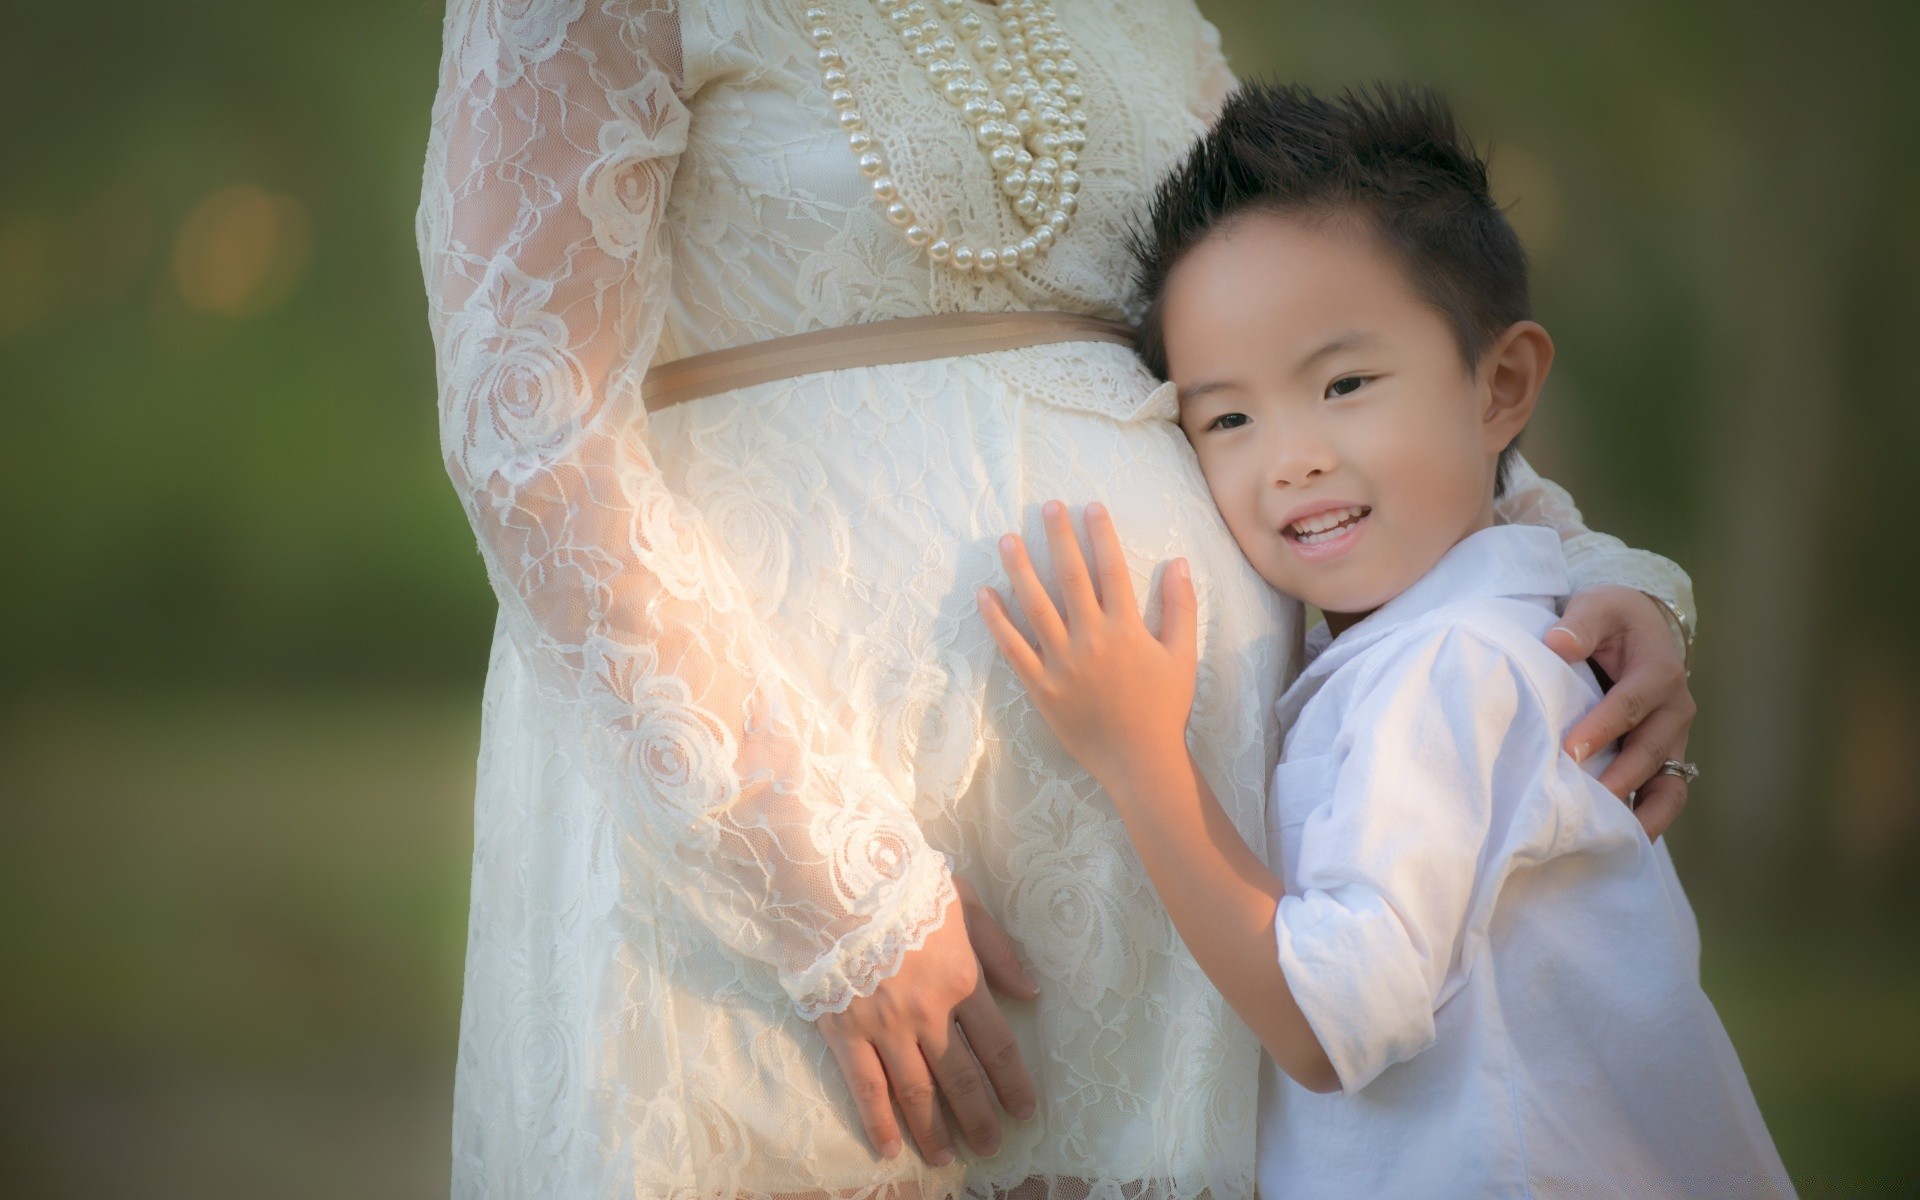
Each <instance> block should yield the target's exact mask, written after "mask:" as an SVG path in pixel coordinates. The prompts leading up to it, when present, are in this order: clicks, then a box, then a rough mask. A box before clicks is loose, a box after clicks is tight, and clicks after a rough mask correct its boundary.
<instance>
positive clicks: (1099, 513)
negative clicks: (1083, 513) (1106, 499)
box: [1087, 500, 1107, 517]
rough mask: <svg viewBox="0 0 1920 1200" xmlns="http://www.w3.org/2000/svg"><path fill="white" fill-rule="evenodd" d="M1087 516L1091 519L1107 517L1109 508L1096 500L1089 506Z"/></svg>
mask: <svg viewBox="0 0 1920 1200" xmlns="http://www.w3.org/2000/svg"><path fill="white" fill-rule="evenodd" d="M1087 515H1088V516H1090V517H1104V516H1106V515H1107V506H1106V505H1104V504H1102V503H1100V502H1099V501H1098V500H1095V501H1093V502H1092V503H1090V504H1088V505H1087Z"/></svg>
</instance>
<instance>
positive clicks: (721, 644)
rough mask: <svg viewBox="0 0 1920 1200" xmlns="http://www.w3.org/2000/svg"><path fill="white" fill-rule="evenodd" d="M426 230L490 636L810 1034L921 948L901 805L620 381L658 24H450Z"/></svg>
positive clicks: (706, 914)
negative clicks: (505, 648) (487, 597)
mask: <svg viewBox="0 0 1920 1200" xmlns="http://www.w3.org/2000/svg"><path fill="white" fill-rule="evenodd" d="M445 36H446V42H445V52H444V56H443V61H442V67H441V80H440V90H439V95H438V97H437V99H436V101H435V105H434V110H433V127H432V134H431V139H430V142H429V146H428V158H427V167H426V175H425V182H424V190H423V197H422V201H421V206H420V213H419V219H418V234H419V241H420V252H421V259H422V267H423V271H424V273H425V276H426V284H427V291H428V296H429V300H430V309H431V319H432V326H433V332H434V341H435V345H436V349H437V352H438V366H439V383H440V388H439V390H440V414H441V445H442V450H443V453H444V455H445V459H446V466H447V471H448V473H449V475H450V476H451V477H452V479H453V482H454V485H455V486H456V488H457V489H458V490H459V492H460V495H461V499H462V502H463V504H464V507H465V509H466V512H467V516H468V518H469V520H470V521H471V522H472V525H473V528H474V531H475V534H476V535H477V538H478V541H479V544H480V549H481V554H482V556H483V558H484V559H485V561H486V566H487V573H488V576H489V578H490V580H491V581H492V584H493V588H494V591H495V592H496V593H497V595H498V597H499V600H500V607H501V612H502V618H503V620H504V622H505V624H506V629H507V632H508V636H509V637H510V638H511V639H512V641H513V643H514V644H515V645H516V646H518V647H519V648H520V649H521V651H522V653H524V654H526V655H528V656H529V658H530V659H531V660H532V661H533V664H534V669H535V671H536V673H537V677H538V679H539V681H540V686H541V687H542V689H543V696H544V697H545V698H546V701H547V702H548V703H550V704H558V705H561V706H564V708H565V710H566V711H567V712H569V713H570V714H571V716H572V718H573V722H572V723H573V725H575V726H577V727H578V728H579V729H580V730H582V731H584V733H583V736H585V737H586V738H587V739H588V741H589V742H590V743H591V744H590V747H589V753H588V755H587V756H586V757H587V758H589V759H590V760H592V761H593V762H595V763H596V764H598V770H599V772H600V775H601V776H602V777H601V778H598V779H596V780H595V782H596V784H597V785H598V786H599V787H600V788H601V790H602V792H603V794H605V795H606V796H607V803H608V804H609V805H610V806H612V807H613V808H614V809H615V810H616V813H615V816H616V819H617V820H618V822H619V825H620V828H621V829H622V830H623V831H625V833H626V834H627V838H626V843H627V846H628V849H629V852H630V853H632V854H637V855H638V856H640V859H641V863H640V864H639V866H640V869H643V870H645V871H646V872H648V873H649V874H652V875H656V876H658V877H660V878H661V879H663V880H665V881H666V883H667V885H668V886H669V887H671V888H672V889H673V891H674V892H675V894H676V896H677V897H678V898H679V899H680V900H681V901H682V902H684V903H685V904H686V906H687V907H688V908H689V909H691V910H692V911H694V912H695V913H697V914H698V915H699V917H700V918H701V919H702V920H703V921H704V922H705V923H706V925H707V926H708V927H709V928H710V929H712V930H713V932H714V933H715V935H716V936H717V937H719V938H720V939H721V940H722V941H723V942H725V943H726V944H727V945H728V946H730V947H731V948H733V949H734V950H735V951H736V952H737V953H740V954H742V955H745V956H748V957H751V958H756V959H760V960H762V961H764V962H767V963H769V964H771V965H772V966H773V968H774V969H775V970H776V971H777V972H778V974H779V977H780V980H781V982H782V984H783V985H784V986H785V987H786V989H787V991H788V992H789V993H790V994H791V995H792V996H793V998H794V1001H795V1003H796V1004H797V1005H798V1006H799V1008H800V1009H801V1011H802V1012H803V1013H805V1014H806V1015H807V1016H809V1017H813V1016H818V1015H819V1014H821V1013H823V1012H829V1011H837V1010H840V1009H843V1008H845V1007H846V1005H847V1004H848V1002H849V1001H851V1000H852V999H853V998H854V997H855V996H857V995H865V994H867V993H869V992H871V991H872V990H873V988H874V987H876V986H877V985H878V984H879V982H880V981H881V980H882V979H884V978H886V977H887V976H888V975H890V974H892V973H893V972H894V971H896V970H898V969H899V964H900V960H901V958H902V956H903V955H904V954H905V953H906V952H907V951H909V950H911V949H915V948H917V947H918V946H919V945H920V944H921V943H923V942H924V940H925V938H926V935H927V934H928V933H929V932H931V931H932V930H933V929H934V928H936V927H937V926H938V925H939V923H940V921H941V919H942V917H943V915H944V913H945V911H946V908H947V905H948V903H949V901H950V900H951V899H952V895H953V891H952V882H951V879H950V877H949V874H948V864H947V862H946V859H945V857H944V856H943V855H941V854H939V853H938V852H937V851H935V850H933V849H932V848H931V847H929V846H928V844H927V842H926V840H925V838H924V837H923V836H922V834H921V831H920V828H919V826H918V825H917V824H916V823H915V821H914V819H913V817H912V815H911V812H910V810H909V809H908V807H907V803H906V801H905V800H904V799H903V798H902V797H901V796H899V795H898V794H897V793H896V792H895V791H894V790H893V789H892V787H891V786H890V785H889V783H888V782H887V781H886V780H885V778H884V777H883V776H882V775H881V774H880V772H879V771H878V769H877V768H876V767H874V766H873V765H872V764H871V763H870V762H868V761H867V760H866V759H865V758H864V757H862V756H861V755H859V754H858V753H857V752H855V751H854V750H853V748H852V746H851V743H850V740H849V739H848V738H847V737H846V736H845V735H844V733H842V732H841V731H839V730H838V729H837V728H836V727H835V726H833V724H832V723H831V722H830V721H828V720H827V719H826V718H824V717H823V716H822V711H821V709H820V706H819V705H818V704H817V703H816V702H814V701H812V700H811V699H810V698H809V697H808V696H806V695H805V694H804V693H803V691H802V689H801V687H800V686H799V685H798V684H797V683H796V681H795V679H794V678H793V677H791V676H790V675H789V673H788V672H786V671H785V670H783V669H782V665H781V662H780V658H779V656H778V655H777V654H776V653H775V652H774V649H773V647H772V645H771V644H770V637H769V635H768V633H767V631H766V630H765V629H764V628H763V627H762V626H761V625H760V624H759V623H758V622H757V621H756V620H755V619H754V618H753V617H752V616H751V606H750V605H749V604H748V602H747V598H746V597H745V596H744V595H743V594H742V591H741V587H740V585H739V583H738V581H737V580H736V578H735V577H734V575H733V573H732V571H731V569H730V568H729V567H728V566H727V564H726V563H725V561H724V559H723V558H722V556H721V554H720V553H719V552H718V550H717V548H716V543H715V541H714V539H713V538H712V537H711V536H710V535H709V534H708V531H707V530H706V529H705V528H704V527H703V526H702V524H701V522H700V519H699V517H698V514H697V512H695V510H693V509H692V507H691V506H690V505H688V504H686V503H685V502H683V501H681V500H679V499H676V497H675V496H674V495H672V494H671V493H670V492H669V491H668V490H667V489H666V487H665V486H664V485H663V484H662V482H661V479H660V475H659V472H658V471H657V469H656V466H655V463H654V461H653V458H652V456H651V453H650V451H649V448H648V445H647V441H646V427H645V410H644V408H643V407H642V405H641V402H640V391H639V382H640V378H641V376H642V375H643V374H644V373H645V370H646V367H647V364H648V361H649V359H650V357H651V355H652V353H653V349H654V346H655V343H656V342H657V340H658V338H659V332H660V326H661V320H662V316H661V314H662V311H663V302H664V298H665V294H666V289H667V283H668V274H667V272H668V254H667V252H666V249H665V248H664V247H663V245H662V237H663V234H662V228H661V226H662V214H663V212H664V210H665V207H666V199H667V193H668V189H669V187H670V186H671V183H672V180H673V175H674V170H675V166H676V163H677V158H678V155H679V153H680V151H681V150H682V149H684V147H685V144H686V136H687V127H688V120H689V116H688V110H687V108H686V106H685V104H684V103H683V101H682V99H681V97H680V96H679V95H678V93H677V88H678V86H679V80H680V78H681V77H682V72H681V67H680V61H679V59H680V40H679V26H678V19H677V16H676V14H675V12H674V11H673V9H672V7H671V4H670V2H669V0H553V2H552V3H542V4H538V5H531V6H529V5H525V4H521V3H515V2H513V0H456V2H455V3H453V4H451V5H450V6H449V8H448V13H447V18H446V27H445Z"/></svg>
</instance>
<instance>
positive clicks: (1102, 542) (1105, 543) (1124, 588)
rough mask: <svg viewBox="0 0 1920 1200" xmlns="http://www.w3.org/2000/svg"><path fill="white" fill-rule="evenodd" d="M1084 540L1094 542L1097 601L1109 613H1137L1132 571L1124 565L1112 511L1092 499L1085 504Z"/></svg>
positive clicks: (1124, 554) (1117, 614)
mask: <svg viewBox="0 0 1920 1200" xmlns="http://www.w3.org/2000/svg"><path fill="white" fill-rule="evenodd" d="M1087 540H1088V541H1090V542H1092V543H1093V562H1094V569H1095V570H1096V571H1098V572H1099V575H1100V604H1101V607H1102V608H1104V609H1106V611H1107V612H1108V613H1109V614H1112V615H1114V616H1119V615H1122V614H1130V615H1132V616H1136V617H1137V616H1139V615H1140V606H1139V604H1138V603H1136V602H1135V600H1134V598H1133V572H1132V571H1130V570H1128V568H1127V555H1126V552H1125V551H1123V550H1121V549H1120V536H1119V535H1118V534H1117V533H1115V532H1114V529H1113V514H1112V513H1110V512H1108V511H1107V506H1106V505H1104V504H1101V503H1099V502H1098V501H1095V502H1094V503H1092V504H1089V505H1087Z"/></svg>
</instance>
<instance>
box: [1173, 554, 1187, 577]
mask: <svg viewBox="0 0 1920 1200" xmlns="http://www.w3.org/2000/svg"><path fill="white" fill-rule="evenodd" d="M1173 573H1174V574H1175V575H1177V576H1179V577H1180V578H1181V579H1185V578H1186V577H1187V560H1186V559H1184V558H1176V559H1174V560H1173Z"/></svg>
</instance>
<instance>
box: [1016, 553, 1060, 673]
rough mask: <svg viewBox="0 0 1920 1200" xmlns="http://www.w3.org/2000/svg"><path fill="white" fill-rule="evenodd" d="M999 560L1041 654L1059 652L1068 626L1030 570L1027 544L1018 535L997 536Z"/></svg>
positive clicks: (1030, 561)
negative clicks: (1031, 629) (1025, 615)
mask: <svg viewBox="0 0 1920 1200" xmlns="http://www.w3.org/2000/svg"><path fill="white" fill-rule="evenodd" d="M1000 561H1001V563H1002V564H1004V565H1005V567H1006V570H1007V581H1008V582H1009V583H1011V584H1012V585H1013V598H1014V600H1016V601H1017V602H1018V603H1019V605H1020V611H1021V612H1023V613H1025V614H1027V624H1028V625H1030V626H1032V628H1033V636H1034V640H1035V641H1037V642H1039V643H1040V652H1041V654H1043V655H1045V654H1054V653H1058V652H1059V650H1060V648H1061V647H1062V646H1064V645H1066V644H1067V627H1066V625H1065V624H1064V623H1063V622H1062V621H1061V620H1060V612H1059V610H1058V609H1056V608H1054V606H1053V597H1051V596H1049V595H1047V589H1045V588H1043V587H1041V586H1040V577H1039V576H1038V575H1035V574H1034V573H1033V560H1032V559H1030V558H1028V557H1027V544H1026V543H1025V542H1023V541H1021V540H1020V535H1019V534H1015V533H1010V534H1008V535H1007V536H1005V537H1003V538H1001V539H1000Z"/></svg>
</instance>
